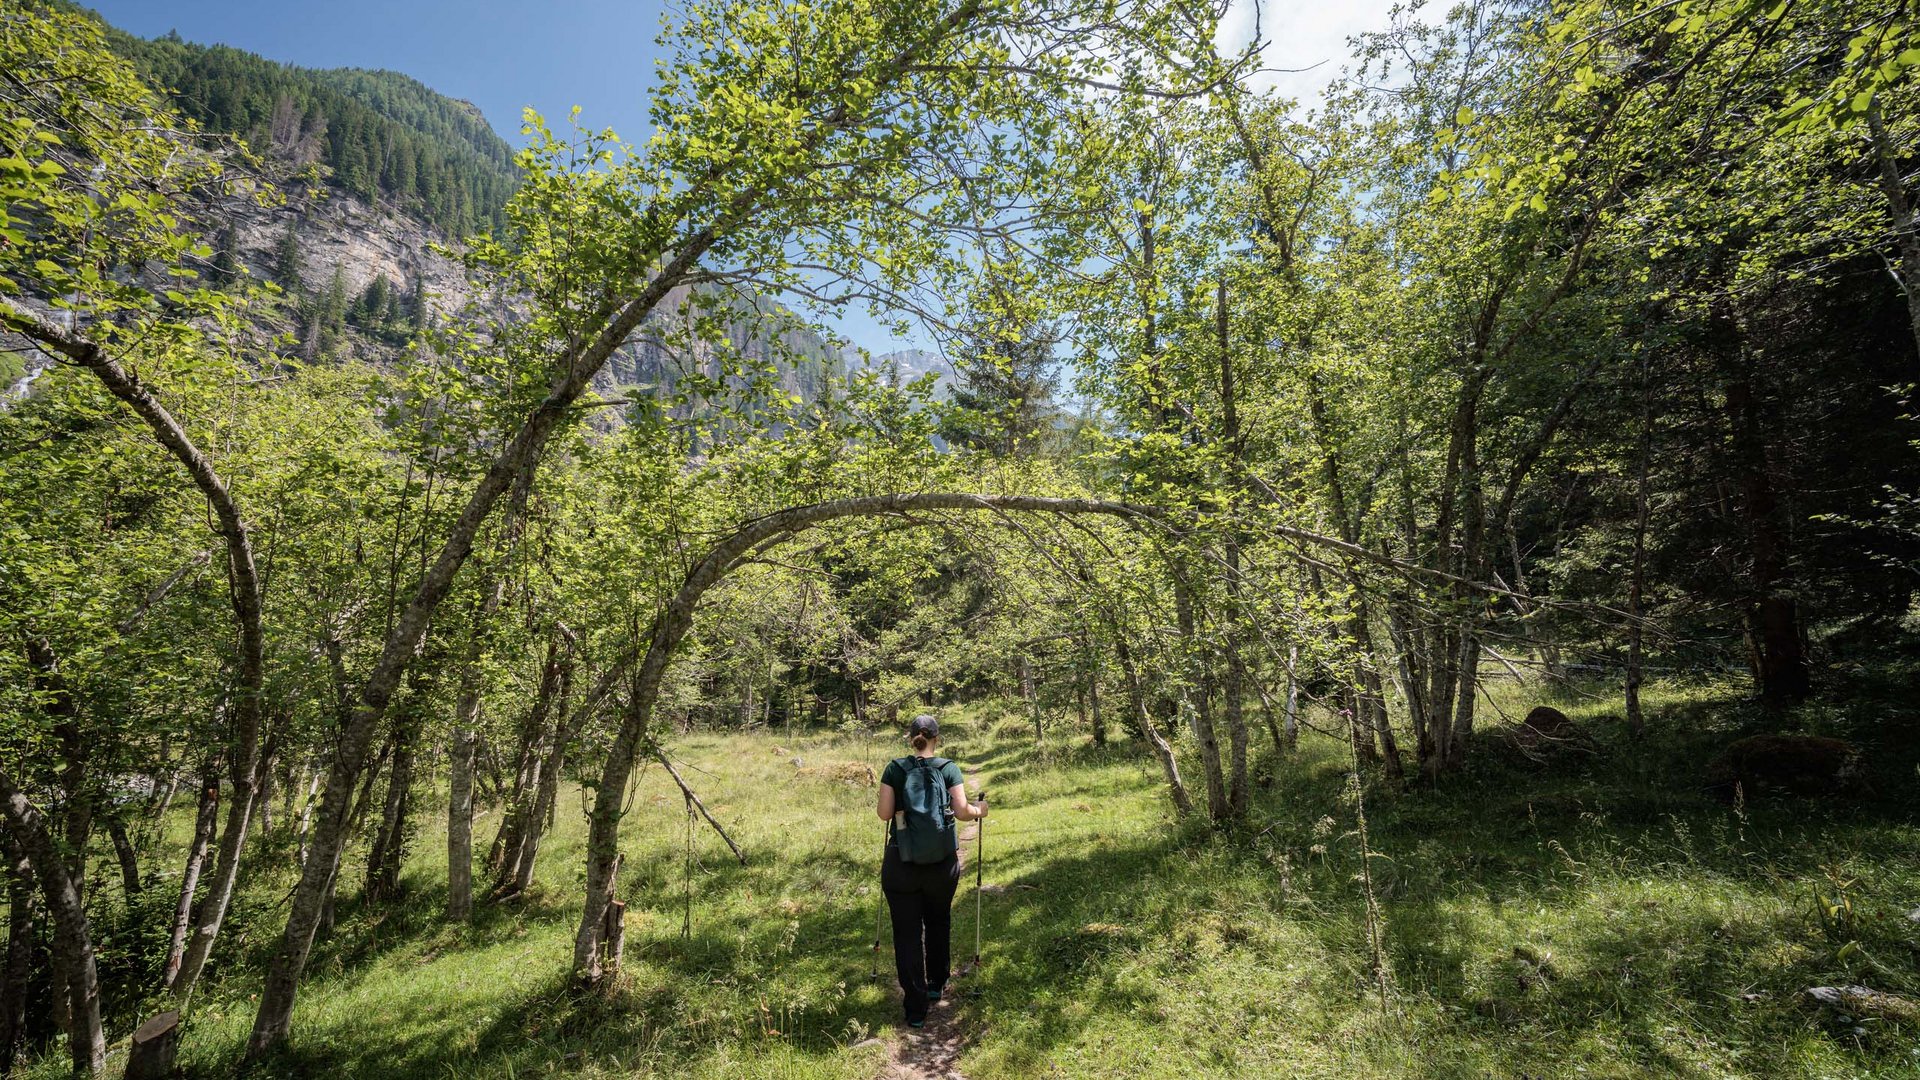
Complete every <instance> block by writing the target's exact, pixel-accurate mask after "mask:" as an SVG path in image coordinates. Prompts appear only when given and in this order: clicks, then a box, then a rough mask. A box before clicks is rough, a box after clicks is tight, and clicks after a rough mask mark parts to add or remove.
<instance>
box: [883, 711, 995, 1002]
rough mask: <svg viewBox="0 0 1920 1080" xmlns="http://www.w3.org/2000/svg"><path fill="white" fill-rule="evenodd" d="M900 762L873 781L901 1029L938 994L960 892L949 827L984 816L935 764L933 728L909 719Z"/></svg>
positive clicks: (982, 807) (959, 781) (955, 839)
mask: <svg viewBox="0 0 1920 1080" xmlns="http://www.w3.org/2000/svg"><path fill="white" fill-rule="evenodd" d="M907 740H908V742H910V743H912V744H913V753H912V754H911V755H910V756H908V757H903V758H895V759H894V760H892V761H889V762H888V763H887V767H886V770H885V771H884V772H882V773H881V774H880V805H879V806H878V807H877V808H876V809H877V810H878V811H879V814H880V820H882V821H885V822H887V826H888V827H887V847H886V854H885V856H884V857H883V858H882V859H881V861H880V889H881V891H882V892H884V893H886V894H887V911H888V913H889V914H890V915H892V917H893V964H894V969H895V970H896V971H897V972H898V973H899V976H900V992H901V994H902V996H903V997H904V998H905V1004H906V1009H907V1026H908V1027H916V1028H917V1027H924V1026H925V1025H926V1022H927V1009H928V1008H929V1006H931V1005H932V1004H933V1003H934V1002H937V1001H939V1000H940V995H941V994H942V993H943V992H944V991H945V990H946V986H947V976H948V974H949V971H948V968H949V966H950V965H951V962H952V961H951V956H952V945H951V942H950V940H949V935H950V932H951V930H952V926H953V912H952V907H953V892H954V889H955V888H957V887H958V886H959V884H960V835H959V830H958V828H956V826H955V822H957V821H979V820H980V819H981V818H984V817H986V816H987V804H986V800H985V799H984V798H983V799H981V801H980V802H979V803H978V804H969V803H968V802H967V789H966V783H965V779H964V778H963V777H962V776H961V775H960V766H958V765H955V764H954V763H953V762H951V761H949V760H947V759H946V758H943V757H935V756H934V751H935V750H936V749H937V748H938V747H939V746H940V722H939V721H938V720H935V719H934V718H933V717H931V716H925V715H921V716H916V717H914V718H913V723H912V724H910V725H908V727H907Z"/></svg>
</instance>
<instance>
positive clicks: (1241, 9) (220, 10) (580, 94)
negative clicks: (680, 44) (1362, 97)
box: [83, 0, 1393, 353]
mask: <svg viewBox="0 0 1920 1080" xmlns="http://www.w3.org/2000/svg"><path fill="white" fill-rule="evenodd" d="M83 2H90V4H91V6H92V7H93V8H94V10H96V11H98V12H99V13H100V14H101V15H102V16H104V17H105V18H106V19H107V21H108V22H111V23H113V24H114V25H115V26H118V27H120V28H121V29H123V30H127V31H129V32H131V33H134V34H138V35H139V36H141V37H157V36H159V35H161V34H164V33H166V32H167V31H169V30H177V31H179V33H180V35H181V36H182V37H185V38H187V39H188V40H191V41H199V42H205V43H209V44H212V43H220V44H226V45H232V46H235V47H237V48H242V49H246V50H248V51H250V52H256V53H259V54H260V55H262V56H265V57H267V58H268V59H270V60H278V61H281V62H284V63H291V64H298V65H300V66H302V67H314V68H327V67H362V68H386V69H389V70H392V71H399V72H403V73H405V74H407V75H411V76H413V77H414V78H416V79H419V80H420V81H421V82H423V83H425V84H426V85H428V86H430V87H432V88H433V89H434V90H437V91H439V92H440V93H442V94H446V95H448V96H450V97H457V98H465V99H466V100H468V101H471V102H473V103H474V104H475V105H477V106H479V107H480V110H481V112H482V113H484V114H485V115H486V117H487V119H488V120H489V121H490V122H492V124H493V127H494V129H495V130H496V131H498V132H499V133H500V135H501V137H502V138H504V139H506V140H507V141H508V142H509V143H511V144H513V145H515V146H518V145H520V144H521V141H522V139H521V135H520V113H521V109H522V108H523V107H525V106H527V105H532V106H533V107H534V108H536V109H538V110H540V111H541V112H542V113H544V114H546V116H547V117H548V118H549V119H550V120H552V121H554V122H555V123H556V125H559V124H563V123H564V120H565V117H566V114H567V110H568V109H570V108H572V107H573V106H575V105H579V106H580V107H581V121H582V122H583V123H585V124H587V125H589V126H592V127H595V128H599V127H608V126H611V127H612V128H614V129H615V130H616V131H618V132H619V133H620V134H621V135H622V136H624V137H625V138H627V139H628V140H630V141H634V142H639V141H643V140H644V139H645V138H646V137H647V135H648V134H649V133H650V126H649V124H648V123H647V104H646V103H647V97H648V94H649V92H650V91H651V89H652V87H653V85H654V69H655V61H656V60H657V59H658V58H659V56H660V50H659V48H658V46H657V45H655V43H654V38H655V37H656V36H658V34H659V32H660V20H661V15H662V13H663V11H664V10H666V7H667V0H538V2H535V0H332V2H330V3H314V2H312V0H83ZM1392 2H1393V0H1235V2H1234V3H1233V5H1232V7H1231V9H1230V10H1229V12H1228V15H1227V18H1226V19H1225V20H1224V21H1223V22H1222V24H1221V30H1220V38H1221V44H1222V45H1223V46H1224V47H1226V48H1228V49H1236V48H1239V47H1241V46H1244V45H1245V43H1246V42H1247V41H1248V40H1249V38H1250V37H1251V36H1252V33H1253V30H1254V27H1255V25H1256V20H1257V25H1258V26H1259V28H1260V32H1261V34H1262V36H1263V37H1264V38H1265V39H1266V41H1267V45H1266V48H1265V52H1264V59H1265V61H1266V63H1267V65H1268V66H1269V68H1271V69H1294V70H1292V71H1280V70H1270V71H1269V72H1267V73H1265V74H1263V75H1261V76H1259V77H1257V78H1256V79H1255V84H1256V85H1257V86H1259V87H1260V88H1262V89H1274V90H1278V91H1280V92H1281V93H1283V94H1287V95H1290V96H1293V97H1295V98H1298V99H1311V98H1312V97H1314V96H1315V95H1317V94H1318V93H1319V91H1320V89H1321V88H1322V87H1323V86H1325V85H1326V83H1327V82H1328V81H1329V80H1330V79H1331V78H1332V77H1333V76H1334V75H1336V74H1337V73H1338V71H1339V68H1340V66H1341V63H1342V62H1343V61H1344V59H1345V56H1346V51H1347V50H1346V45H1345V40H1346V38H1347V36H1348V35H1351V34H1354V33H1358V32H1361V31H1365V30H1375V29H1382V28H1384V27H1385V25H1386V23H1387V11H1388V8H1389V7H1390V6H1391V4H1392ZM1256 5H1257V7H1256ZM1301 69H1305V70H1301ZM836 322H837V325H838V329H839V330H840V332H841V333H842V334H843V335H845V336H847V337H848V338H850V339H851V340H852V341H853V342H854V343H855V344H858V345H864V346H866V347H867V348H869V349H871V350H873V351H874V352H876V353H879V352H884V351H887V350H889V349H893V348H900V347H906V346H913V345H922V344H924V343H923V342H918V341H913V340H908V341H894V340H892V337H891V335H890V334H889V333H888V332H887V331H885V330H884V329H882V328H881V327H880V326H879V325H878V324H877V323H876V322H875V321H874V320H872V319H871V318H869V317H868V316H867V315H866V314H865V313H855V312H849V313H848V314H846V315H845V316H844V317H842V318H840V319H838V320H836Z"/></svg>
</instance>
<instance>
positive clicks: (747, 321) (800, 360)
mask: <svg viewBox="0 0 1920 1080" xmlns="http://www.w3.org/2000/svg"><path fill="white" fill-rule="evenodd" d="M223 229H230V230H231V245H232V249H233V255H234V256H235V258H236V260H237V261H238V262H239V263H240V264H241V265H243V266H245V267H246V268H247V270H248V271H249V273H251V274H252V275H253V276H254V277H255V278H258V279H260V280H270V279H273V278H274V276H275V263H276V261H277V259H278V256H279V249H280V247H281V245H282V243H283V242H284V240H285V237H286V236H287V234H288V232H289V231H291V232H292V234H293V236H294V238H295V241H296V243H297V247H298V250H299V253H300V256H299V287H300V288H301V289H303V290H304V291H305V292H307V293H309V294H314V295H319V294H324V293H325V292H327V291H328V290H329V289H331V288H332V287H333V283H334V279H335V275H336V273H337V274H338V276H339V279H340V282H341V284H342V286H343V287H344V292H345V294H346V296H347V297H349V298H352V297H356V296H359V295H360V294H361V293H363V292H364V291H365V290H366V289H367V287H368V286H369V285H371V284H372V283H373V282H374V280H375V279H376V278H380V277H385V278H386V280H387V282H388V283H389V285H391V286H392V287H393V288H394V289H396V290H397V291H399V292H400V293H402V294H403V295H406V296H408V297H424V298H425V302H426V303H427V305H428V307H429V309H430V310H431V311H432V312H433V315H434V317H435V318H437V319H447V318H452V317H457V315H458V314H459V313H460V312H461V311H462V309H464V308H465V307H466V306H467V304H468V302H469V301H470V300H471V299H472V298H473V295H474V292H473V287H472V283H471V282H470V281H469V280H468V279H467V276H466V272H465V270H464V268H463V267H462V266H461V265H460V263H459V262H458V261H456V260H455V259H453V258H452V257H450V256H449V255H448V254H446V253H445V249H446V248H448V247H449V246H450V241H449V239H448V238H447V237H446V236H444V235H442V234H441V233H440V232H439V230H437V229H435V228H434V227H433V226H431V225H428V224H426V223H425V222H422V221H420V220H418V219H417V218H415V217H413V216H411V215H408V214H405V213H403V212H401V211H398V210H395V209H393V208H390V207H386V206H380V205H374V204H369V203H367V202H366V201H364V200H361V199H359V198H357V197H355V196H353V195H349V194H345V193H343V192H340V191H338V190H329V191H327V192H326V194H325V197H322V198H313V199H305V198H301V199H293V198H290V199H289V200H288V205H286V206H282V207H273V208H262V207H259V206H255V205H253V204H251V203H247V202H243V201H239V200H235V201H234V202H233V204H232V206H231V208H230V209H229V210H228V211H227V212H226V215H225V218H224V220H223V221H222V222H219V223H216V224H215V225H214V226H213V227H212V228H210V229H209V233H210V234H216V233H219V232H221V231H222V230H223ZM283 284H289V285H291V284H292V283H291V282H287V283H283ZM690 299H691V295H690V292H689V290H687V289H685V288H679V289H675V290H673V291H672V292H670V293H668V294H667V297H666V299H665V300H664V301H662V303H661V304H660V307H659V309H658V310H657V311H656V313H655V314H654V315H653V317H651V318H650V319H648V320H647V322H646V323H645V324H643V325H642V327H641V329H640V330H639V331H638V332H636V333H635V335H634V337H633V338H632V339H631V340H630V341H629V342H628V343H627V344H626V345H625V346H623V347H622V348H621V349H620V350H619V352H617V353H616V354H615V355H614V356H613V358H612V359H611V360H610V361H609V362H608V364H607V366H606V368H605V369H604V370H603V371H602V372H601V374H600V376H599V378H597V379H596V380H595V389H596V390H598V391H599V392H601V393H602V394H608V395H611V394H614V393H616V392H618V391H620V389H621V388H630V387H645V388H654V389H664V388H669V387H671V386H673V385H674V384H675V383H676V382H677V381H678V380H679V379H680V378H682V377H684V376H685V375H688V374H700V375H706V376H718V375H720V374H721V364H722V353H723V351H726V350H728V349H730V350H731V351H733V352H735V353H737V354H738V355H739V356H741V357H743V358H745V359H746V360H747V361H750V362H751V363H752V365H753V366H756V367H765V366H772V367H773V368H774V369H775V372H776V382H777V385H778V387H779V389H780V390H781V391H782V392H784V393H787V394H792V395H797V396H799V397H800V398H802V399H803V400H812V399H814V398H816V397H818V396H819V395H820V394H821V393H822V391H823V390H824V388H825V383H826V379H827V377H828V376H830V375H838V374H840V373H841V372H842V370H843V362H842V360H841V356H840V352H839V350H838V349H836V348H834V347H833V346H831V345H829V344H828V343H827V342H825V341H824V340H822V339H821V338H820V337H819V336H818V335H816V334H814V333H813V332H812V331H810V330H808V329H806V328H804V327H800V326H797V325H794V324H793V323H792V322H791V320H790V319H787V318H784V317H783V316H782V314H781V313H779V312H777V311H775V310H773V309H772V308H771V307H770V306H768V307H767V308H766V309H765V310H762V311H756V310H755V309H754V308H753V307H752V306H750V305H748V304H747V303H745V302H734V303H732V304H731V305H730V310H731V311H732V312H733V313H734V314H735V316H737V317H733V318H730V319H728V320H727V324H726V341H725V343H724V345H723V344H719V343H714V342H710V341H705V340H693V339H692V338H693V336H692V335H685V336H682V335H678V334H676V333H675V331H676V330H685V329H687V328H689V327H691V325H692V324H693V322H694V320H695V319H697V318H698V317H700V315H701V314H703V313H710V312H709V311H708V310H707V309H706V308H703V306H702V305H699V304H692V303H689V300H690ZM351 348H352V350H353V352H354V354H355V355H357V356H359V357H360V358H361V359H365V360H371V361H374V362H384V361H392V360H396V359H397V358H398V353H399V350H398V349H397V348H396V347H395V346H393V345H390V344H385V343H382V342H379V341H375V340H373V339H371V338H368V337H366V336H364V335H358V334H355V335H352V344H351ZM613 418H614V417H612V416H611V415H608V416H607V419H613Z"/></svg>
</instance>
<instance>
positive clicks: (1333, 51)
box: [1218, 0, 1395, 107]
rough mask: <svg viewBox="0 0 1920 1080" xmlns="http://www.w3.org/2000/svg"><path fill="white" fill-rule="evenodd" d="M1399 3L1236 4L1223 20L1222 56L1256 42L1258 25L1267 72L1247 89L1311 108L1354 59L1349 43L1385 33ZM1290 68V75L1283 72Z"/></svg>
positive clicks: (1272, 0)
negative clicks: (1359, 37)
mask: <svg viewBox="0 0 1920 1080" xmlns="http://www.w3.org/2000/svg"><path fill="white" fill-rule="evenodd" d="M1394 3H1395V0H1317V2H1316V0H1304V2H1303V0H1233V2H1232V5H1231V6H1230V7H1228V9H1227V15H1226V18H1224V19H1222V20H1220V29H1219V33H1218V40H1219V45H1220V49H1221V51H1222V52H1223V53H1226V54H1232V53H1237V52H1239V51H1240V50H1241V49H1243V48H1246V46H1247V43H1248V42H1250V41H1252V40H1253V36H1254V31H1255V27H1256V25H1257V26H1258V29H1259V33H1260V36H1261V38H1263V39H1264V40H1265V42H1266V44H1265V46H1264V47H1263V49H1262V51H1261V54H1260V56H1261V60H1262V62H1263V64H1264V67H1265V70H1263V71H1261V72H1260V73H1259V74H1257V75H1255V76H1254V77H1253V78H1252V79H1251V80H1249V84H1250V85H1251V86H1252V87H1253V88H1254V89H1256V90H1276V91H1278V92H1279V93H1280V94H1282V95H1284V96H1286V97H1290V98H1293V99H1294V100H1296V101H1298V102H1299V103H1300V104H1301V105H1302V106H1303V107H1311V106H1312V105H1313V104H1314V102H1315V101H1316V100H1317V99H1318V98H1319V97H1320V91H1322V90H1323V89H1325V88H1326V86H1327V84H1328V83H1330V82H1332V81H1333V80H1334V79H1335V78H1337V77H1338V76H1339V74H1340V69H1341V68H1343V67H1346V66H1347V65H1348V64H1349V62H1350V60H1351V56H1352V50H1351V49H1350V48H1349V47H1348V45H1347V39H1348V38H1349V37H1352V36H1353V35H1355V34H1360V33H1365V32H1368V31H1373V30H1385V29H1386V28H1387V27H1388V25H1390V23H1391V22H1392V10H1393V5H1394ZM1280 69H1290V70H1280Z"/></svg>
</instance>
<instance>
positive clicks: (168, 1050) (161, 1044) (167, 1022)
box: [121, 1009, 180, 1080]
mask: <svg viewBox="0 0 1920 1080" xmlns="http://www.w3.org/2000/svg"><path fill="white" fill-rule="evenodd" d="M179 1052H180V1013H179V1010H177V1009H169V1010H167V1011H166V1012H163V1013H160V1014H159V1015H157V1016H155V1017H154V1018H153V1019H151V1020H148V1021H147V1022H146V1023H144V1024H141V1025H140V1027H139V1028H138V1029H136V1030H135V1031H134V1033H133V1038H132V1039H131V1040H129V1041H128V1043H127V1071H126V1072H125V1073H124V1074H122V1076H121V1080H170V1078H171V1077H172V1076H173V1074H174V1068H173V1059H174V1057H175V1056H176V1055H177V1054H179Z"/></svg>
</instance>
